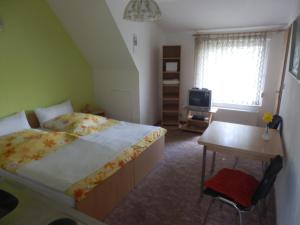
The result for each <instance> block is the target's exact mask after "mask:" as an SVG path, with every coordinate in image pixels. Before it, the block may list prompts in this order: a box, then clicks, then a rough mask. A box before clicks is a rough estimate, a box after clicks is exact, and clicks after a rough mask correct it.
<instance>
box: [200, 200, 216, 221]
mask: <svg viewBox="0 0 300 225" xmlns="http://www.w3.org/2000/svg"><path fill="white" fill-rule="evenodd" d="M214 202H215V199H214V198H213V199H212V200H211V201H210V204H209V206H208V209H207V211H206V214H205V216H204V219H203V222H202V225H205V224H206V221H207V217H208V214H209V210H210V208H211V206H212V205H213V203H214Z"/></svg>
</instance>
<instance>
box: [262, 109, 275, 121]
mask: <svg viewBox="0 0 300 225" xmlns="http://www.w3.org/2000/svg"><path fill="white" fill-rule="evenodd" d="M262 119H263V121H264V122H265V123H271V122H272V120H273V115H272V113H269V112H265V113H264V115H263V118H262Z"/></svg>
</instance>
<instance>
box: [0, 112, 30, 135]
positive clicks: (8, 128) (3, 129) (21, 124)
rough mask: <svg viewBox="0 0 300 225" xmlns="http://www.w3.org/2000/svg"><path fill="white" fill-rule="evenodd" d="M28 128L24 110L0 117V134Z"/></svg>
mask: <svg viewBox="0 0 300 225" xmlns="http://www.w3.org/2000/svg"><path fill="white" fill-rule="evenodd" d="M30 128H31V127H30V125H29V123H28V121H27V117H26V114H25V112H24V111H22V112H19V113H16V114H14V115H12V116H7V117H5V118H3V119H0V136H3V135H7V134H10V133H14V132H18V131H22V130H26V129H30Z"/></svg>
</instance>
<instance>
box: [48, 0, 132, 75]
mask: <svg viewBox="0 0 300 225" xmlns="http://www.w3.org/2000/svg"><path fill="white" fill-rule="evenodd" d="M48 4H49V5H50V7H51V8H52V9H53V11H54V12H55V14H56V15H57V16H58V17H59V19H60V20H61V22H62V23H63V24H64V27H65V29H66V30H67V31H68V33H69V34H70V36H71V37H72V39H73V40H74V41H75V43H76V44H77V46H78V47H79V48H80V49H81V51H82V53H83V54H84V55H85V57H86V59H87V61H88V62H89V63H90V64H91V66H92V67H93V68H94V69H97V68H101V69H126V70H135V71H136V67H135V65H134V62H133V60H132V58H131V55H130V53H129V52H128V49H127V47H126V44H125V43H124V40H123V39H122V36H121V34H120V32H119V30H118V28H117V26H116V24H115V23H114V19H113V18H112V16H111V14H110V11H109V9H108V7H107V5H106V3H105V1H104V0H48Z"/></svg>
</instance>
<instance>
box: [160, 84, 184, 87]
mask: <svg viewBox="0 0 300 225" xmlns="http://www.w3.org/2000/svg"><path fill="white" fill-rule="evenodd" d="M163 86H164V87H179V86H180V84H163Z"/></svg>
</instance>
